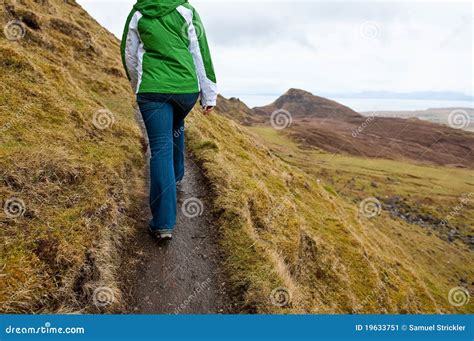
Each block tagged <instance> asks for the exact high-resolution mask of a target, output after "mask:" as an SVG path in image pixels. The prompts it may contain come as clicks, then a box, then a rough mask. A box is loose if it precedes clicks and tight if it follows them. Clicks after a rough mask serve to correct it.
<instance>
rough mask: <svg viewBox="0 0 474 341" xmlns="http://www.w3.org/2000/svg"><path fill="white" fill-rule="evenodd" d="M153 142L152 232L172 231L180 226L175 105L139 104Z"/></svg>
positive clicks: (151, 175) (152, 102) (151, 172)
mask: <svg viewBox="0 0 474 341" xmlns="http://www.w3.org/2000/svg"><path fill="white" fill-rule="evenodd" d="M138 104H139V106H140V111H141V113H142V116H143V120H144V122H145V126H146V130H147V134H148V139H149V142H150V149H151V157H150V181H151V184H150V208H151V212H152V215H153V219H152V221H151V222H150V227H151V229H152V230H154V231H156V230H172V229H173V228H174V226H175V224H176V182H175V174H174V164H173V106H172V105H171V104H170V103H169V102H155V101H142V102H141V101H139V102H138Z"/></svg>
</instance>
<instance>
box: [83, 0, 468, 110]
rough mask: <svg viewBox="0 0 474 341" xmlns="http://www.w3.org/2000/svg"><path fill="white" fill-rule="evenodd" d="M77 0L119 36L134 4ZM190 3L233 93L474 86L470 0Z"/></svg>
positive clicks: (221, 80)
mask: <svg viewBox="0 0 474 341" xmlns="http://www.w3.org/2000/svg"><path fill="white" fill-rule="evenodd" d="M78 2H79V3H80V4H81V5H82V6H83V7H84V8H85V9H86V10H87V11H88V12H89V13H90V14H91V15H92V16H94V17H95V18H96V19H97V20H98V21H99V22H100V23H101V24H102V25H104V26H105V27H106V28H108V29H109V30H110V31H111V32H113V33H114V34H115V35H117V36H118V37H120V36H121V34H122V29H123V25H124V22H125V19H126V17H127V15H128V13H129V11H130V9H131V7H132V5H133V4H134V3H135V1H134V0H118V1H116V0H78ZM190 3H191V4H192V5H194V7H195V8H196V9H197V10H198V11H199V13H200V15H201V18H202V20H203V23H204V25H205V27H206V31H207V36H208V39H209V43H210V46H211V52H212V55H213V59H214V65H215V68H216V73H217V78H218V86H219V91H220V92H221V93H222V94H224V95H225V96H227V97H230V96H236V97H241V98H250V97H252V96H253V97H255V98H257V97H258V96H262V97H268V96H270V97H271V96H278V95H280V94H282V93H283V92H285V91H286V90H287V89H289V88H291V87H295V88H302V89H305V90H308V91H311V92H313V93H314V94H319V93H355V92H360V91H393V92H412V91H455V92H462V93H464V94H468V95H473V89H474V85H473V78H474V70H473V65H472V64H473V36H474V34H473V26H474V12H473V5H472V3H470V2H465V3H453V2H392V3H387V2H370V3H368V2H316V1H305V2H296V1H287V2H275V1H251V2H250V1H220V2H216V1H204V0H195V1H192V0H191V1H190ZM250 101H252V100H250ZM254 102H255V101H254ZM256 102H258V100H257V101H256ZM252 104H260V103H252ZM261 104H265V103H261Z"/></svg>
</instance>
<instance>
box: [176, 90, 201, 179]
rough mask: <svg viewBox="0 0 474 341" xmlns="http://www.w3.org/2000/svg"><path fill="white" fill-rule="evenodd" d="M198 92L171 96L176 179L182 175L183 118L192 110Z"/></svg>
mask: <svg viewBox="0 0 474 341" xmlns="http://www.w3.org/2000/svg"><path fill="white" fill-rule="evenodd" d="M198 97H199V93H193V94H175V95H173V97H172V98H171V101H170V102H171V103H172V105H173V111H174V118H173V119H174V121H173V161H174V172H175V178H176V181H181V180H182V179H183V176H184V148H185V147H184V119H185V118H186V116H187V115H188V114H189V112H190V111H191V110H192V108H193V107H194V105H195V104H196V102H197V100H198Z"/></svg>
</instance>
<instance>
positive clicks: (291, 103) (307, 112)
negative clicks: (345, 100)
mask: <svg viewBox="0 0 474 341" xmlns="http://www.w3.org/2000/svg"><path fill="white" fill-rule="evenodd" d="M278 109H284V110H287V111H289V112H290V113H291V114H292V116H293V118H333V119H349V118H358V117H361V115H360V114H358V113H356V112H355V111H354V110H352V109H350V108H348V107H346V106H344V105H342V104H340V103H337V102H335V101H332V100H329V99H326V98H323V97H318V96H314V95H313V94H312V93H310V92H307V91H304V90H299V89H290V90H288V91H287V92H286V93H285V94H284V95H282V96H281V97H279V98H278V99H277V100H276V101H275V102H273V103H272V104H270V105H267V106H264V107H256V108H253V110H254V112H255V114H257V115H260V116H269V115H270V114H271V113H272V112H274V111H275V110H278Z"/></svg>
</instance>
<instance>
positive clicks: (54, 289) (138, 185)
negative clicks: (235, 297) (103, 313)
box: [0, 0, 144, 312]
mask: <svg viewBox="0 0 474 341" xmlns="http://www.w3.org/2000/svg"><path fill="white" fill-rule="evenodd" d="M0 24H1V26H2V27H6V30H5V31H2V33H1V37H0V55H1V58H0V70H1V73H0V80H1V81H0V84H1V92H0V103H1V105H0V129H1V132H2V133H1V135H0V143H1V145H0V199H1V203H2V208H3V209H2V210H1V211H0V233H1V245H2V246H1V250H0V251H1V266H0V269H1V270H2V272H1V281H0V302H1V303H0V310H1V311H2V312H31V311H35V312H51V311H58V310H59V311H77V310H84V309H86V311H97V309H98V308H100V306H101V304H100V302H101V300H103V299H105V300H107V301H110V303H117V304H118V303H119V301H120V297H119V291H118V290H117V285H116V282H115V279H116V277H115V275H116V270H117V266H118V264H119V262H120V253H119V252H118V249H119V247H120V245H121V240H122V239H123V237H124V236H125V235H126V234H127V233H128V231H129V230H130V224H129V221H128V218H127V215H128V212H129V209H130V207H131V203H133V198H134V193H135V191H136V190H137V189H140V190H142V188H143V177H142V173H141V169H142V167H143V162H144V158H143V156H142V151H141V144H140V132H139V129H138V126H137V125H136V123H135V121H134V114H133V113H134V110H133V107H132V103H133V95H132V94H131V91H130V88H129V85H128V82H127V80H126V79H125V77H124V74H123V72H122V66H121V62H120V52H119V41H118V40H117V39H116V38H115V37H114V36H113V35H112V34H110V33H109V32H107V31H105V30H104V29H103V28H102V27H101V26H99V25H98V24H97V23H96V22H95V21H94V20H93V19H91V17H90V16H89V15H88V14H87V13H86V12H85V11H84V10H83V9H82V8H80V7H79V6H78V5H76V4H75V2H74V1H66V2H65V1H63V0H47V1H41V2H39V1H33V0H21V1H9V0H6V1H5V2H4V6H2V12H1V19H0ZM5 25H7V26H5ZM94 300H95V301H94ZM97 300H98V302H99V304H95V305H94V302H96V303H97Z"/></svg>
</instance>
